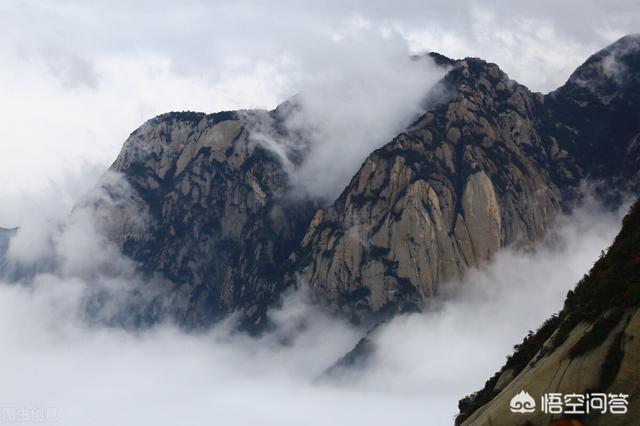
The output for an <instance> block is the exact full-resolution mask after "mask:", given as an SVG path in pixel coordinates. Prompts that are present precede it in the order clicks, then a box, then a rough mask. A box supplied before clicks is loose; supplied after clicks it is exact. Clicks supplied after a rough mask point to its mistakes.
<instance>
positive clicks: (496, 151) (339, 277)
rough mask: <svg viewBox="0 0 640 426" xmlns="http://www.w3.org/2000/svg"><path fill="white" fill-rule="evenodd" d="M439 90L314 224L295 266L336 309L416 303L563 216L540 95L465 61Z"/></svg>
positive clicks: (473, 61) (375, 309) (479, 62)
mask: <svg viewBox="0 0 640 426" xmlns="http://www.w3.org/2000/svg"><path fill="white" fill-rule="evenodd" d="M444 85H445V87H446V89H447V90H448V91H450V92H453V93H455V98H454V99H453V100H452V101H450V102H447V103H444V104H441V105H439V106H437V107H436V108H435V109H434V110H432V111H431V112H429V113H427V114H425V115H424V116H423V117H421V118H420V119H419V120H418V121H416V122H415V123H414V124H413V125H412V126H411V127H410V128H409V129H407V131H406V132H405V133H402V134H400V135H399V136H398V137H396V138H395V140H394V141H392V142H391V143H389V144H387V145H385V146H384V147H383V148H380V149H378V150H377V151H375V152H374V153H373V154H372V155H371V156H370V157H369V158H368V159H367V160H366V161H365V163H364V164H363V166H362V168H361V169H360V170H359V171H358V173H357V174H356V175H355V177H354V178H353V180H352V181H351V183H350V184H349V186H348V187H347V188H346V189H345V191H344V192H343V193H342V195H341V196H340V198H339V199H338V200H337V201H336V202H335V203H334V204H333V205H332V206H330V207H329V208H326V209H323V210H320V211H318V212H317V213H316V215H315V216H314V218H313V220H312V222H311V226H310V227H309V229H308V231H307V234H306V235H305V238H304V240H303V242H302V248H301V250H300V251H299V252H298V253H296V254H295V257H294V260H295V261H296V262H298V266H297V268H298V271H299V272H298V275H299V276H300V277H302V279H303V280H306V281H307V282H308V283H309V284H310V286H311V287H312V288H314V289H315V290H316V293H317V294H319V295H320V297H322V298H323V299H325V300H328V301H329V302H330V303H331V304H332V305H334V306H337V307H340V306H345V308H346V309H347V310H351V309H352V307H353V306H356V307H358V308H360V311H361V312H362V313H363V314H366V313H368V312H370V311H373V312H381V311H384V310H387V309H397V308H400V309H403V308H407V307H408V306H414V305H416V304H417V305H420V304H421V303H422V301H423V300H425V299H426V298H428V297H430V296H433V295H434V294H436V293H437V291H438V285H439V284H441V283H443V282H446V281H447V280H450V279H454V278H459V277H460V276H461V275H462V274H463V273H464V271H465V270H466V269H467V268H469V267H470V266H478V265H480V264H482V263H484V262H486V261H487V260H488V259H490V258H491V256H492V255H494V254H495V253H496V252H498V251H499V250H500V248H501V247H503V246H506V245H511V244H520V245H522V244H527V243H530V242H531V241H535V240H537V239H539V238H540V237H542V236H543V235H544V233H545V231H546V229H547V228H548V226H549V225H550V224H551V222H552V220H553V218H554V217H555V215H556V213H557V212H558V211H559V210H560V209H561V205H562V203H563V200H565V198H566V197H565V196H564V195H563V192H562V188H561V187H559V186H558V185H556V184H555V182H554V176H553V174H554V170H555V169H556V168H557V166H556V164H555V160H554V159H555V158H556V157H559V156H560V157H562V155H566V152H564V151H561V150H560V148H558V147H557V145H549V144H548V143H547V142H548V141H546V140H544V139H543V138H542V137H541V135H540V134H539V130H538V129H539V127H541V125H540V122H539V120H538V110H540V109H541V108H543V98H542V96H541V95H538V94H533V93H531V92H529V91H528V90H527V89H526V88H525V87H524V86H521V85H518V84H517V83H515V82H513V81H511V80H509V79H508V77H507V76H506V74H504V73H503V72H502V71H501V70H500V69H499V68H498V67H497V66H496V65H494V64H489V63H486V62H484V61H482V60H479V59H473V58H468V59H465V60H462V61H458V62H457V63H456V65H455V68H454V69H453V70H452V71H451V72H449V73H448V74H447V76H446V77H445V81H444ZM554 146H555V151H556V152H554ZM554 154H555V156H554ZM566 173H569V172H566ZM569 177H573V176H572V175H569ZM574 181H575V182H577V180H574Z"/></svg>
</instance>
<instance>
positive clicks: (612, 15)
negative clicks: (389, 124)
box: [0, 0, 640, 227]
mask: <svg viewBox="0 0 640 426" xmlns="http://www.w3.org/2000/svg"><path fill="white" fill-rule="evenodd" d="M639 15H640V14H638V13H637V4H636V2H635V1H633V0H623V1H615V0H614V1H607V2H600V1H596V0H586V1H583V0H569V1H563V2H556V1H551V0H542V1H536V2H526V3H522V2H512V1H506V0H504V1H502V0H497V1H492V2H490V3H489V2H482V3H481V2H476V1H470V0H468V1H456V2H452V1H417V0H416V1H414V0H404V1H402V0H400V1H394V2H385V1H376V0H374V1H364V0H362V1H333V2H330V1H314V0H311V1H305V2H303V3H302V2H296V1H274V2H259V1H247V0H237V1H217V2H209V1H204V0H187V1H181V2H175V1H167V0H153V1H150V0H148V1H137V2H135V3H134V2H128V1H123V0H122V1H120V0H110V1H106V0H104V1H102V0H95V1H91V2H80V1H66V0H58V1H55V2H51V1H45V0H40V1H38V0H16V1H8V0H6V1H0V64H1V65H2V66H0V93H2V96H1V97H0V117H2V122H1V123H2V125H1V126H0V144H1V145H0V146H1V147H2V155H0V188H2V190H0V206H2V208H1V209H0V226H5V227H6V226H13V225H19V224H20V223H22V222H23V220H24V219H23V218H24V216H25V214H26V212H28V211H38V210H42V209H45V208H46V209H54V208H55V209H60V210H65V209H68V208H69V206H70V204H71V203H72V201H71V200H73V199H74V198H75V197H76V196H77V194H78V193H80V192H83V191H84V190H86V189H87V188H89V187H91V185H92V184H93V182H94V181H95V179H96V177H97V175H98V174H99V173H100V172H101V171H102V170H103V169H104V168H105V167H107V166H108V165H109V164H110V163H111V162H112V161H113V159H114V158H115V156H116V155H117V153H118V151H119V149H120V146H121V145H122V143H123V141H124V140H125V138H126V137H127V135H128V134H129V133H130V132H131V131H133V130H134V129H135V128H136V127H137V126H139V125H140V124H141V123H142V122H144V121H145V120H146V119H148V118H150V117H152V116H154V115H156V114H159V113H162V112H166V111H170V110H198V111H205V112H214V111H218V110H224V109H236V108H254V107H260V108H273V107H274V106H275V105H277V104H278V103H279V102H281V101H283V100H284V99H286V98H288V97H290V96H291V95H293V94H295V93H298V92H300V91H301V90H303V89H305V88H313V87H314V86H316V87H317V85H318V84H324V87H326V92H324V93H325V94H326V96H325V98H326V99H327V101H329V102H331V101H332V99H333V102H334V105H335V104H338V103H339V102H341V101H342V99H341V98H340V97H339V95H340V94H344V93H345V92H344V90H342V89H343V88H345V87H347V88H349V87H351V88H353V87H355V88H356V92H357V87H358V85H361V87H363V88H362V90H360V93H362V92H364V93H366V92H367V91H368V90H369V89H375V88H378V89H379V88H381V87H382V88H385V87H391V86H387V85H386V84H392V83H393V84H396V85H397V86H398V91H399V93H406V92H407V91H406V88H407V85H405V84H403V81H402V80H401V79H398V78H397V76H394V73H393V71H394V70H402V69H406V67H404V63H403V59H402V58H406V54H407V53H408V52H411V53H420V52H424V51H429V50H433V51H438V52H441V53H443V54H445V55H448V56H451V57H454V58H459V57H464V56H480V57H483V58H485V59H487V60H490V61H494V62H496V63H498V64H499V65H500V66H501V67H503V69H504V70H505V71H506V72H507V73H508V74H509V75H510V76H511V77H512V78H514V79H516V80H518V81H520V82H521V83H523V84H525V85H527V86H529V87H530V88H531V89H533V90H538V91H543V92H546V91H549V90H552V89H554V88H555V87H557V86H558V85H560V84H562V83H563V82H564V81H565V80H566V79H567V78H568V76H569V74H570V72H571V71H572V70H573V69H574V68H575V67H576V66H577V65H579V64H580V63H581V62H582V61H583V60H584V59H586V57H587V56H588V55H590V54H591V53H593V52H595V51H596V50H597V49H599V48H602V47H604V46H605V45H607V44H608V43H610V42H612V41H614V40H615V39H617V38H619V37H620V36H622V35H624V34H626V33H630V32H634V31H637V30H638V28H640V16H639ZM336 76H339V78H336ZM429 78H430V77H429V76H427V80H428V79H429ZM380 79H381V80H380ZM415 81H416V80H415V79H409V80H408V82H415ZM328 83H331V84H328ZM363 84H364V86H362V85H363ZM400 91H401V92H400ZM417 91H418V87H417V86H416V92H417ZM374 92H375V91H374ZM383 93H384V92H383ZM336 94H337V95H338V98H337V99H336V98H335V96H336ZM379 94H380V93H379ZM361 99H365V100H368V101H369V102H367V106H368V107H371V108H376V107H378V106H379V105H376V103H379V102H374V101H375V99H384V98H377V97H374V98H373V100H372V99H371V98H366V97H365V98H361ZM392 100H393V99H391V100H390V101H392ZM409 104H410V103H409ZM405 108H406V106H405ZM378 112H379V111H378ZM370 116H371V117H376V114H372V115H370ZM396 125H397V123H396ZM383 130H384V129H383ZM376 143H377V142H376ZM381 143H384V142H381ZM353 158H354V159H352V160H351V162H352V163H353V162H357V161H356V159H357V158H359V157H358V155H356V156H354V157H353ZM329 164H330V163H329ZM328 171H329V172H334V171H335V170H328ZM327 175H328V176H330V175H331V173H327ZM329 184H331V183H330V182H329ZM333 190H334V191H335V189H333ZM43 191H44V192H46V193H49V194H51V193H55V194H56V196H53V197H51V196H47V195H44V196H45V197H48V201H51V202H53V203H54V204H53V205H52V204H50V203H43V202H42V201H41V200H42V199H43V194H44V193H43ZM320 192H323V191H320ZM329 192H331V191H329Z"/></svg>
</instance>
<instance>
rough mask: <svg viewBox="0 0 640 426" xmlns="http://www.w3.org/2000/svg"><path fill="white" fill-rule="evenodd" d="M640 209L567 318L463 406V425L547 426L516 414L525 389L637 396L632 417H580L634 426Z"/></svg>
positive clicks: (639, 402)
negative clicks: (512, 405) (513, 403)
mask: <svg viewBox="0 0 640 426" xmlns="http://www.w3.org/2000/svg"><path fill="white" fill-rule="evenodd" d="M638 253H640V202H637V203H636V205H635V206H634V207H633V208H632V210H631V212H630V213H629V215H628V216H627V217H626V218H625V220H624V225H623V228H622V231H621V232H620V234H619V235H618V237H616V240H615V241H614V243H613V245H612V246H611V248H610V249H609V251H608V253H607V254H606V255H605V256H603V257H602V258H601V259H600V260H599V261H598V262H597V263H596V264H595V266H594V267H593V269H592V270H591V271H590V272H589V274H588V275H587V276H585V278H584V279H583V280H581V281H580V283H578V286H577V287H576V289H575V291H571V292H569V294H568V296H567V300H566V302H565V306H564V308H563V310H562V311H561V312H560V313H559V314H558V315H557V316H554V317H552V318H551V319H550V320H548V321H547V322H546V323H545V324H544V325H543V326H542V327H541V328H540V330H538V332H537V333H535V334H532V335H529V336H528V337H527V338H525V340H524V342H523V343H522V344H521V345H519V346H518V347H517V351H516V352H515V353H514V354H513V355H512V356H511V357H509V358H508V361H507V363H506V365H505V366H504V367H503V368H502V370H501V371H499V372H498V373H496V375H495V376H494V377H492V378H491V379H489V381H487V383H486V385H485V388H484V389H482V390H481V391H479V392H477V393H475V394H473V395H471V396H470V397H467V398H465V399H464V400H462V401H461V402H460V409H461V414H460V416H459V417H458V419H457V422H456V423H457V424H463V425H469V426H471V425H473V426H480V425H494V424H514V425H524V424H527V423H526V422H530V423H528V424H531V425H547V424H549V421H550V420H551V419H552V416H551V415H549V414H544V413H542V412H541V410H537V411H536V412H534V413H531V414H521V413H518V414H514V413H511V412H510V410H509V401H510V400H511V398H512V397H513V396H514V395H516V394H517V393H518V392H520V391H522V390H523V389H524V390H526V391H527V392H529V393H530V394H531V395H532V396H533V397H534V398H535V399H536V400H538V401H539V398H540V396H541V395H542V394H544V393H550V392H559V393H563V394H572V393H587V392H605V393H615V394H619V393H624V394H628V395H629V399H628V402H629V407H628V409H629V414H628V415H599V414H598V415H596V414H591V415H588V416H581V417H578V418H579V419H580V420H583V421H588V423H586V424H589V425H634V424H636V423H637V413H638V410H640V393H639V392H638V383H640V355H639V354H640V343H639V342H640V285H639V283H640V258H639V257H638Z"/></svg>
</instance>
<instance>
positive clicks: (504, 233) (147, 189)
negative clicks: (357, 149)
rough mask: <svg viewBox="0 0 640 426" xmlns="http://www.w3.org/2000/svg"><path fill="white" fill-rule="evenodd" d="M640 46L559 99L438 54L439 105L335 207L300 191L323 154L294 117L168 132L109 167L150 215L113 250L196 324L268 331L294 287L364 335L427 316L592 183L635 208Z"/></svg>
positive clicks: (200, 123)
mask: <svg viewBox="0 0 640 426" xmlns="http://www.w3.org/2000/svg"><path fill="white" fill-rule="evenodd" d="M639 45H640V37H638V36H628V37H625V38H622V39H621V40H619V41H617V42H616V43H614V44H612V45H611V46H609V47H607V48H605V49H604V50H602V51H600V52H598V53H596V54H595V55H593V56H592V57H590V58H589V59H588V60H587V61H586V62H585V63H584V64H583V65H582V66H580V67H579V68H578V69H577V70H576V71H575V72H574V73H573V75H572V76H571V78H570V79H569V81H568V82H567V83H566V84H565V85H564V86H562V87H560V88H559V89H557V90H556V91H554V92H551V93H549V94H547V95H542V94H540V93H532V92H531V91H529V90H528V89H527V88H526V87H524V86H522V85H520V84H518V83H516V82H514V81H513V80H510V79H509V77H508V76H507V75H506V74H505V73H504V72H503V71H501V70H500V68H499V67H498V66H497V65H495V64H491V63H487V62H485V61H483V60H481V59H477V58H466V59H463V60H451V59H448V58H444V57H443V56H441V55H437V54H432V55H431V57H432V58H433V59H434V61H435V62H436V63H438V64H439V66H442V67H445V68H446V70H447V72H446V75H445V76H444V78H443V79H442V81H440V83H438V85H437V87H436V88H435V89H434V90H435V91H437V92H438V93H440V94H441V96H439V97H438V100H437V101H434V102H431V103H430V104H429V105H430V107H429V108H428V110H427V111H425V112H424V113H423V114H421V115H419V116H416V117H415V120H414V121H413V123H412V124H411V125H410V126H408V127H407V128H406V129H405V130H404V131H403V132H401V133H400V134H398V135H397V136H396V137H395V138H393V140H391V141H390V142H388V143H387V144H385V145H384V146H381V147H380V148H379V149H377V150H375V151H374V152H372V153H371V154H370V155H369V156H368V157H367V158H366V160H365V161H364V163H363V164H362V166H361V167H360V169H359V170H358V171H357V172H356V173H355V175H354V176H353V178H352V180H351V182H350V183H349V184H348V186H347V187H346V188H344V190H343V192H342V193H341V195H340V196H339V197H338V199H337V200H335V201H334V202H332V203H330V204H329V205H322V206H319V205H318V203H319V201H317V200H313V199H308V198H304V197H301V196H299V195H295V196H294V195H293V192H292V182H291V181H290V173H289V172H290V171H291V170H293V169H295V168H296V167H299V166H300V165H301V164H303V163H304V161H305V153H306V152H307V151H306V150H307V149H308V144H307V143H306V142H305V141H304V135H302V134H296V133H295V132H292V131H291V130H290V127H289V126H287V117H288V113H289V112H290V110H291V109H292V108H298V106H297V105H296V103H295V101H293V102H287V103H285V104H283V105H281V106H280V107H278V108H277V109H276V110H274V111H259V110H252V111H235V112H221V113H216V114H210V115H205V114H202V113H192V112H182V113H168V114H164V115H161V116H158V117H156V118H154V119H152V120H149V121H148V122H147V123H145V124H144V125H143V126H141V127H140V128H139V129H137V130H136V131H135V132H133V133H132V134H131V136H130V137H129V139H128V140H127V141H126V142H125V144H124V147H123V149H122V152H121V153H120V155H119V156H118V158H117V159H116V161H115V163H114V164H113V166H112V170H114V171H116V172H119V173H121V174H122V175H123V176H124V178H125V179H126V181H128V183H129V184H130V187H131V191H130V193H128V194H127V195H126V197H127V202H128V203H130V204H132V205H133V206H134V207H135V208H134V210H133V211H134V212H135V213H134V214H123V213H122V211H121V210H118V209H115V208H114V210H113V212H112V214H111V216H112V217H114V218H115V219H114V220H112V222H113V223H112V224H111V226H110V227H109V229H110V230H109V236H110V238H111V239H112V240H113V241H116V242H117V243H118V244H119V245H120V247H121V249H122V251H123V253H125V254H126V255H127V256H129V257H130V258H132V259H134V260H135V261H136V262H137V263H138V264H139V265H140V269H141V270H142V271H144V272H145V273H146V274H148V276H150V277H151V276H162V277H163V278H164V279H166V280H168V281H169V282H171V283H172V284H171V286H170V287H169V289H168V290H167V291H169V292H171V297H173V298H175V300H177V301H178V302H177V303H175V304H174V306H173V308H172V309H173V311H172V312H170V314H171V315H172V316H173V317H174V318H175V319H176V320H177V321H178V322H179V323H182V324H184V325H187V326H194V325H203V324H209V323H211V322H213V321H216V320H218V319H220V318H222V317H224V316H225V315H227V314H229V313H231V312H239V315H240V317H241V318H242V321H243V323H244V324H245V325H246V326H247V327H249V328H252V327H258V328H259V327H260V326H262V325H264V324H265V312H266V309H267V308H268V307H269V306H272V305H273V304H274V303H276V302H277V300H278V298H279V296H280V294H281V293H282V291H283V290H284V289H285V288H287V287H289V286H293V285H304V286H308V287H309V288H310V289H311V290H312V294H313V295H314V296H315V298H316V299H317V301H318V302H319V303H322V304H323V305H325V306H327V307H329V308H330V309H332V310H335V311H339V312H342V313H344V314H345V315H347V316H348V317H350V318H351V319H353V320H354V321H373V322H375V321H379V320H380V318H384V317H386V316H388V315H390V314H392V313H393V312H398V311H406V310H413V309H420V308H421V307H423V306H424V304H425V301H427V300H429V298H431V297H433V296H434V295H437V294H438V292H439V289H441V286H442V285H443V284H444V283H446V282H447V281H450V280H452V279H457V278H460V277H462V276H463V275H464V273H465V271H466V270H468V269H469V268H470V267H474V266H478V265H482V264H483V263H485V262H487V261H488V260H490V259H491V258H492V257H493V256H494V255H495V254H496V253H497V252H499V251H500V250H501V249H502V248H503V247H506V246H511V247H524V246H527V245H530V244H532V243H534V242H536V241H538V240H540V239H541V238H542V237H543V236H544V235H545V233H546V231H547V230H548V229H549V227H550V226H551V225H552V223H553V221H554V218H555V217H556V216H557V215H558V213H559V212H561V211H570V210H571V209H572V208H573V207H575V206H576V204H577V203H579V201H580V198H581V196H582V191H583V190H582V184H583V183H584V182H585V181H588V182H593V183H594V185H595V186H596V188H597V189H598V192H599V193H600V194H601V196H602V197H603V198H604V199H606V200H607V201H609V202H615V201H616V199H617V196H618V194H619V193H620V192H622V191H636V192H637V190H638V184H639V174H638V170H639V168H638V165H639V163H638V162H639V161H640V147H639V142H640V139H639V138H640V81H639V76H640V53H639V48H638V46H639ZM425 95H426V94H425ZM319 124H320V123H319ZM265 135H267V136H268V137H265ZM141 218H144V219H143V220H140V219H141Z"/></svg>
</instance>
